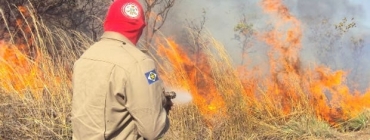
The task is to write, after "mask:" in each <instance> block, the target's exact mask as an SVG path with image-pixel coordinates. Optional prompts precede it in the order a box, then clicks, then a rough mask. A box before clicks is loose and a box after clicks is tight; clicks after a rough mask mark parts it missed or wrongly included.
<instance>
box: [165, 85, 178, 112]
mask: <svg viewBox="0 0 370 140" xmlns="http://www.w3.org/2000/svg"><path fill="white" fill-rule="evenodd" d="M164 96H165V97H166V103H165V105H164V109H165V110H166V112H167V114H169V113H170V110H171V108H172V106H173V103H172V99H174V98H175V97H176V93H175V92H173V91H170V92H165V91H164Z"/></svg>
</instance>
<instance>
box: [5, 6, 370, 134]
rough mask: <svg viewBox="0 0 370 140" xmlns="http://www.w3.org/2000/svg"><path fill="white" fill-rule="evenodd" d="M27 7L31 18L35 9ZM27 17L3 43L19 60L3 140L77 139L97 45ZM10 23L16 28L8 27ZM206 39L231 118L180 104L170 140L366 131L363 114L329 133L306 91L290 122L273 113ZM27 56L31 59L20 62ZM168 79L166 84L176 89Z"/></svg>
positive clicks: (14, 62)
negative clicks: (86, 60)
mask: <svg viewBox="0 0 370 140" xmlns="http://www.w3.org/2000/svg"><path fill="white" fill-rule="evenodd" d="M25 8H26V9H27V10H28V11H32V7H25ZM15 9H16V7H15ZM20 13H21V14H22V12H20ZM29 13H33V12H29ZM2 16H4V15H3V14H2ZM22 17H23V18H22V19H20V20H21V21H23V22H22V26H19V28H17V29H16V30H14V31H12V30H8V31H9V32H8V33H6V34H8V35H9V36H10V37H9V38H8V39H7V40H3V43H2V44H0V47H4V46H7V48H8V50H9V49H11V50H15V51H12V55H13V56H16V57H13V58H12V59H11V60H9V59H5V57H3V56H2V57H1V58H0V59H1V61H0V65H1V66H2V68H3V67H9V68H11V69H1V70H2V71H1V74H2V75H0V76H2V79H1V80H0V81H1V82H0V83H1V84H2V88H1V92H0V113H1V114H0V139H71V134H72V130H71V126H70V120H69V117H70V110H71V107H70V106H71V97H72V90H71V89H72V87H71V73H72V65H73V62H74V61H75V60H76V59H77V58H78V56H79V55H81V52H83V50H85V49H86V47H88V46H89V45H90V44H92V43H93V42H92V41H91V40H89V39H88V38H87V37H86V36H84V35H83V34H82V33H79V32H74V31H64V30H61V29H58V28H56V27H52V26H46V25H44V24H43V22H42V20H41V19H37V18H36V16H35V15H32V14H29V15H28V16H25V15H24V16H22ZM2 18H3V19H5V18H4V17H2ZM43 20H46V19H43ZM4 24H5V25H8V24H14V23H8V22H7V21H5V23H4ZM28 29H32V30H28ZM4 34H5V33H4ZM19 35H20V36H19ZM190 37H191V34H190ZM19 39H21V40H23V41H20V40H19ZM190 39H192V38H190ZM201 39H202V40H203V42H206V43H202V44H201V47H202V48H203V51H202V52H203V53H204V54H206V56H207V59H208V62H209V65H210V67H211V68H212V71H211V74H212V75H213V78H214V83H215V85H216V87H217V91H218V92H219V93H221V94H219V96H221V97H222V99H223V100H224V101H225V108H226V111H225V112H221V113H223V114H225V116H219V117H218V116H212V118H206V117H205V116H203V115H204V114H202V113H201V112H200V106H197V105H196V104H188V105H175V106H174V108H173V110H172V111H171V114H170V118H171V129H170V130H169V132H168V133H167V135H166V136H165V137H164V139H316V138H323V139H324V138H336V137H337V134H338V133H339V132H341V129H342V130H351V129H353V128H359V129H361V128H365V127H367V126H368V125H369V124H368V118H369V116H368V115H367V114H363V115H361V116H359V117H358V118H353V119H352V120H349V121H346V122H345V123H343V124H342V125H341V126H340V127H337V128H333V127H331V126H330V125H329V124H328V123H327V122H325V121H322V120H320V119H318V118H317V117H316V116H315V115H314V112H313V110H312V107H311V106H310V104H309V101H308V99H307V95H306V94H305V93H304V92H303V90H300V89H297V91H302V92H300V93H298V95H300V96H301V101H302V102H300V103H299V104H297V105H298V106H296V107H295V110H293V111H292V112H291V113H289V114H288V115H284V114H282V113H281V112H280V111H279V110H273V109H271V106H273V104H272V103H271V102H272V101H271V97H269V96H268V94H267V93H266V90H265V89H264V87H260V86H259V85H257V84H255V85H253V83H257V82H256V81H254V80H257V79H254V78H253V77H249V78H250V79H249V82H248V83H250V84H249V86H253V87H256V89H258V91H257V92H258V93H260V94H259V95H260V98H259V99H260V100H251V99H250V98H248V93H247V91H246V90H245V87H244V86H243V81H242V80H241V79H240V75H238V73H237V71H236V69H235V68H234V66H233V65H232V62H231V60H230V57H229V56H228V53H227V52H226V51H225V48H224V46H223V45H222V44H220V43H219V42H217V41H216V40H215V39H214V38H212V36H211V35H207V34H206V35H203V36H202V38H201ZM18 41H20V42H23V43H26V44H21V43H19V42H18ZM161 42H162V45H164V46H167V47H169V48H170V47H171V45H173V44H172V43H170V41H169V40H168V39H166V38H165V37H163V38H161ZM27 43H28V44H27ZM20 45H25V46H33V47H35V48H36V50H28V51H33V52H32V53H28V52H24V50H22V49H20V48H19V46H20ZM6 52H9V51H6ZM25 54H33V55H32V57H29V56H27V57H22V56H26V55H25ZM20 58H26V59H20ZM157 61H161V63H159V64H160V65H159V67H160V68H161V71H162V73H163V74H165V75H166V77H171V74H173V73H171V70H170V69H169V68H170V67H171V65H172V63H170V61H169V60H166V59H165V58H162V59H157ZM20 63H21V64H22V65H19V64H20ZM25 66H26V67H28V68H26V69H27V70H26V71H25V70H24V69H25ZM5 70H7V71H10V72H11V74H8V73H9V72H6V71H5ZM182 76H183V77H186V76H185V75H182ZM174 77H176V76H174ZM9 80H15V81H16V82H14V81H9ZM170 80H171V79H169V81H166V82H167V84H169V85H171V84H173V85H176V83H171V81H170ZM244 82H245V81H244ZM293 84H294V83H293ZM210 122H211V123H212V125H210V124H209V123H210Z"/></svg>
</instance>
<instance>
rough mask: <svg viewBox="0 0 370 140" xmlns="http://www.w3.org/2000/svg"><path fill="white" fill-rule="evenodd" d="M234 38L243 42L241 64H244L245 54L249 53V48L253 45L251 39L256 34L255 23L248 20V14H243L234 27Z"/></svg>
mask: <svg viewBox="0 0 370 140" xmlns="http://www.w3.org/2000/svg"><path fill="white" fill-rule="evenodd" d="M234 32H235V34H234V39H235V40H237V41H239V43H240V44H241V49H242V52H241V65H243V64H244V58H245V57H244V56H245V54H246V53H249V52H248V50H249V49H250V48H251V47H252V45H251V44H250V43H251V40H252V38H253V35H254V32H255V31H254V29H253V24H251V23H248V22H247V16H246V15H243V16H242V18H241V19H240V21H239V23H238V24H236V25H235V27H234Z"/></svg>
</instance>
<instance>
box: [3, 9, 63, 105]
mask: <svg viewBox="0 0 370 140" xmlns="http://www.w3.org/2000/svg"><path fill="white" fill-rule="evenodd" d="M18 10H19V12H20V14H21V15H22V16H23V18H18V19H16V21H15V23H14V24H15V27H16V28H17V29H18V30H19V31H21V32H22V34H14V35H13V36H14V40H13V42H7V41H5V40H0V87H1V89H2V90H4V91H5V92H6V93H14V92H15V93H18V94H19V95H20V96H21V97H22V96H23V93H24V91H29V92H31V93H32V95H33V97H34V98H36V99H40V98H41V94H39V93H42V92H43V91H44V89H45V87H46V85H51V84H52V83H53V84H56V85H58V83H60V82H61V79H60V77H57V76H54V74H53V73H52V72H51V71H50V70H51V69H50V66H47V65H49V64H51V63H48V62H49V60H50V58H49V56H47V55H44V54H43V53H41V48H39V46H36V43H34V42H35V41H37V39H36V38H34V36H33V35H32V34H33V33H32V28H35V27H34V26H35V25H31V24H30V23H31V22H30V21H28V20H30V19H28V16H30V11H29V10H28V9H27V8H26V7H24V6H19V7H18ZM48 88H51V87H48Z"/></svg>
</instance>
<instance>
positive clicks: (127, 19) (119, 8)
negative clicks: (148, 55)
mask: <svg viewBox="0 0 370 140" xmlns="http://www.w3.org/2000/svg"><path fill="white" fill-rule="evenodd" d="M144 27H145V17H144V11H143V7H142V6H141V4H140V3H139V2H138V1H137V0H115V1H114V2H113V3H112V5H111V6H110V7H109V10H108V13H107V17H106V19H105V22H104V31H114V32H118V33H121V34H122V35H124V36H125V37H126V38H128V39H129V40H130V41H131V42H132V43H133V44H135V45H136V43H137V41H138V40H139V38H140V36H141V34H142V31H143V29H144Z"/></svg>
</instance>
